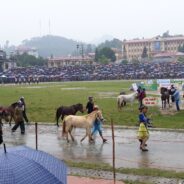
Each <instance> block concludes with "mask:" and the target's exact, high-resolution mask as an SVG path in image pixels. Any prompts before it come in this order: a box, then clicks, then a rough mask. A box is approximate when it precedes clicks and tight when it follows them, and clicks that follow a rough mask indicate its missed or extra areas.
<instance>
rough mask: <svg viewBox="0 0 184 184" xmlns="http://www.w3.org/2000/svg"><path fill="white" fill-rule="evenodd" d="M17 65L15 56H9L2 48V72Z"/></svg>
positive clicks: (0, 65) (0, 56) (0, 64)
mask: <svg viewBox="0 0 184 184" xmlns="http://www.w3.org/2000/svg"><path fill="white" fill-rule="evenodd" d="M16 66H17V64H16V60H15V59H14V58H9V59H8V58H7V56H6V52H4V51H3V50H0V72H2V71H6V70H9V69H11V68H15V67H16Z"/></svg>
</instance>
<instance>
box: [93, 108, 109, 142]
mask: <svg viewBox="0 0 184 184" xmlns="http://www.w3.org/2000/svg"><path fill="white" fill-rule="evenodd" d="M93 110H94V111H95V110H99V107H98V106H97V105H94V108H93ZM97 131H98V132H99V135H100V137H101V138H102V141H103V143H105V142H107V139H105V138H104V137H103V134H102V122H101V120H100V119H98V118H97V119H96V120H95V122H94V124H93V129H92V133H91V136H93V135H94V134H95V133H96V132H97Z"/></svg>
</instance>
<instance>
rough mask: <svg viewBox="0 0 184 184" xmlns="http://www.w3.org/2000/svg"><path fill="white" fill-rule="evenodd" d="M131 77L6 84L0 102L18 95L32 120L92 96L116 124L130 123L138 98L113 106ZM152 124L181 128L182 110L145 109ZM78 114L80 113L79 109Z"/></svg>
mask: <svg viewBox="0 0 184 184" xmlns="http://www.w3.org/2000/svg"><path fill="white" fill-rule="evenodd" d="M131 83H133V81H99V82H60V83H43V84H39V85H17V86H14V85H9V86H8V85H7V86H1V87H0V104H1V105H10V104H11V103H12V102H16V101H17V100H18V99H19V97H20V96H24V97H25V100H26V103H27V114H28V117H29V119H30V121H32V122H35V121H37V122H51V123H54V122H55V110H56V108H57V107H59V106H60V105H72V104H75V103H79V102H80V103H83V104H84V106H85V105H86V103H87V100H88V96H93V97H94V99H95V103H96V104H98V105H99V107H100V108H101V109H102V111H103V115H104V117H105V119H106V120H107V124H109V123H110V120H111V118H112V119H113V121H114V122H115V124H117V125H129V126H134V125H135V124H136V123H137V121H138V113H139V111H138V102H135V103H134V106H133V109H132V108H131V106H130V105H128V106H127V107H125V108H124V109H123V110H122V111H121V112H119V111H118V110H117V104H116V97H117V96H118V94H119V92H120V91H122V90H124V91H127V92H128V89H129V87H130V85H131ZM149 113H151V114H152V119H153V123H154V126H155V127H164V128H184V117H183V115H184V112H183V111H181V112H179V113H176V114H174V115H161V113H160V111H159V108H157V107H152V108H150V109H149ZM79 114H80V113H79Z"/></svg>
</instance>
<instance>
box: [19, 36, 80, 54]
mask: <svg viewBox="0 0 184 184" xmlns="http://www.w3.org/2000/svg"><path fill="white" fill-rule="evenodd" d="M22 43H23V45H25V46H28V47H35V48H37V49H38V52H39V55H40V56H42V57H49V56H51V55H53V56H67V55H70V54H77V44H78V42H77V41H74V40H72V39H67V38H64V37H61V36H52V35H47V36H43V37H35V38H32V39H30V40H24V41H23V42H22Z"/></svg>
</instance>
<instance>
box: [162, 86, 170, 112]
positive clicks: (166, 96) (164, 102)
mask: <svg viewBox="0 0 184 184" xmlns="http://www.w3.org/2000/svg"><path fill="white" fill-rule="evenodd" d="M160 94H161V101H162V109H165V108H166V105H167V104H168V107H170V100H169V98H170V92H169V90H168V89H167V88H165V87H161V88H160Z"/></svg>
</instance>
